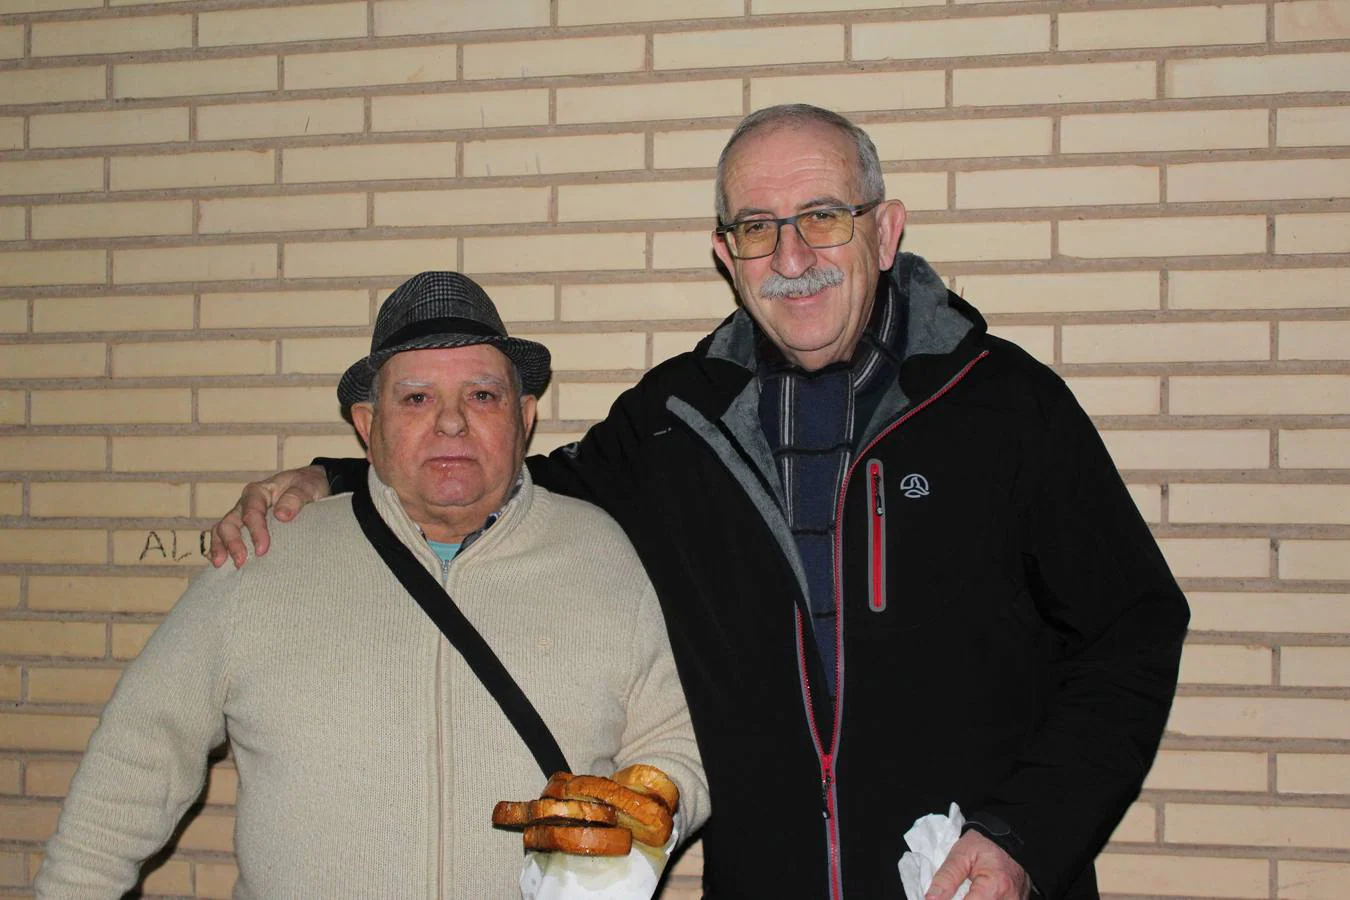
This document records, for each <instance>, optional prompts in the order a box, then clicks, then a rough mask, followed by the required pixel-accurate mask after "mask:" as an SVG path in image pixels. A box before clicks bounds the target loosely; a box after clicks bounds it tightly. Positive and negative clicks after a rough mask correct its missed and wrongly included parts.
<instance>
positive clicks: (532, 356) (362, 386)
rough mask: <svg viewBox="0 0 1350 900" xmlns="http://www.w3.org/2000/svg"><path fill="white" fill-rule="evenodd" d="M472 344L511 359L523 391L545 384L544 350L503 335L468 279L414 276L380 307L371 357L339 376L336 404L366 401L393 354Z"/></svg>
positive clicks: (489, 304) (429, 274)
mask: <svg viewBox="0 0 1350 900" xmlns="http://www.w3.org/2000/svg"><path fill="white" fill-rule="evenodd" d="M475 344H491V345H492V346H494V347H496V348H497V349H498V350H500V351H501V352H502V353H504V354H505V355H506V357H507V359H509V360H511V362H513V363H515V366H516V371H518V372H519V373H520V383H521V389H522V390H523V391H524V392H525V393H526V394H534V395H535V396H536V397H537V396H539V394H541V393H542V392H543V390H544V388H545V387H546V386H547V385H548V378H549V372H550V369H549V362H550V357H549V352H548V348H547V347H545V346H544V345H543V344H537V343H535V342H534V341H525V340H521V339H520V338H513V337H508V336H507V334H506V326H505V325H503V324H502V320H501V317H500V316H498V315H497V307H496V306H494V305H493V303H492V300H490V299H489V298H488V295H487V294H486V293H485V292H484V291H483V289H482V288H481V287H479V286H478V285H477V284H476V283H475V282H474V281H473V279H471V278H469V277H468V276H466V275H461V274H460V273H458V272H422V273H421V274H419V275H414V276H413V277H412V278H409V279H408V280H407V281H405V282H403V283H402V284H401V285H399V286H398V288H397V289H396V290H395V291H394V292H393V293H392V294H390V295H389V299H388V300H386V301H384V305H383V306H381V307H380V312H379V315H378V316H376V317H375V333H374V334H373V335H372V336H371V339H370V355H369V356H367V357H365V358H364V359H361V360H359V361H357V362H356V363H353V364H352V366H351V368H349V369H348V370H347V371H346V372H345V373H344V374H343V376H342V380H341V381H339V382H338V389H337V395H338V402H339V403H341V404H342V408H343V409H347V408H349V407H351V406H352V405H353V404H355V403H362V402H364V401H366V400H369V399H370V383H371V381H372V380H373V379H374V378H375V373H376V372H377V371H379V368H380V366H382V365H384V362H385V360H387V359H389V357H391V356H393V355H394V354H395V353H402V352H403V351H405V350H433V349H439V348H444V347H471V346H473V345H475Z"/></svg>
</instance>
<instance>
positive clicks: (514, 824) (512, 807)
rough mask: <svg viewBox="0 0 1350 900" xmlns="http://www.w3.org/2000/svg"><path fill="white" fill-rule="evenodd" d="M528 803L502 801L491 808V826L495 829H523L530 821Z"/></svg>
mask: <svg viewBox="0 0 1350 900" xmlns="http://www.w3.org/2000/svg"><path fill="white" fill-rule="evenodd" d="M529 807H530V801H528V800H502V801H501V802H499V803H498V804H497V805H496V806H494V807H492V824H493V826H494V827H496V828H524V827H525V826H526V825H527V824H529V821H530V812H529Z"/></svg>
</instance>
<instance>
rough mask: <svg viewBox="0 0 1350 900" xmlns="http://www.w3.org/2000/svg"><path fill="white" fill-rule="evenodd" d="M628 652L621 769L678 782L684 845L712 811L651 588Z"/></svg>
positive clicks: (617, 760) (618, 759) (616, 759)
mask: <svg viewBox="0 0 1350 900" xmlns="http://www.w3.org/2000/svg"><path fill="white" fill-rule="evenodd" d="M629 646H630V647H631V648H632V654H633V655H632V668H631V670H630V671H631V673H632V682H631V687H630V690H629V692H628V704H627V707H628V721H627V724H626V725H625V727H624V730H623V739H622V743H621V746H620V748H619V751H618V753H616V754H615V757H614V762H615V764H616V766H617V767H619V768H622V767H624V766H627V765H631V764H632V763H637V762H641V763H646V764H648V765H652V766H656V767H657V768H659V769H661V770H662V771H664V772H665V773H666V774H667V775H669V776H670V777H671V778H673V779H674V780H675V783H676V784H678V785H679V787H680V808H679V812H678V813H677V816H676V824H677V826H678V827H679V830H680V835H681V836H682V839H683V838H687V837H688V836H689V835H690V834H691V833H693V831H694V830H696V829H697V828H699V827H701V826H702V825H703V823H704V822H705V821H707V818H708V814H709V813H710V812H711V810H712V807H711V804H710V803H709V800H708V780H707V778H706V776H705V775H704V774H703V762H702V760H701V759H700V758H699V754H698V744H697V743H696V742H695V740H694V728H693V725H692V724H690V721H689V709H688V707H687V706H686V705H685V700H684V689H683V687H681V685H680V676H679V674H678V673H677V672H676V671H675V660H674V659H673V657H672V656H671V652H670V641H669V639H668V638H667V637H666V625H665V620H664V618H663V617H662V615H661V607H660V604H659V603H658V602H657V599H656V592H655V590H654V589H653V588H652V587H651V586H650V585H648V586H647V587H646V588H645V590H644V593H643V597H642V601H641V603H640V605H639V608H638V614H637V617H636V620H635V628H634V632H633V635H632V640H631V641H630V642H629Z"/></svg>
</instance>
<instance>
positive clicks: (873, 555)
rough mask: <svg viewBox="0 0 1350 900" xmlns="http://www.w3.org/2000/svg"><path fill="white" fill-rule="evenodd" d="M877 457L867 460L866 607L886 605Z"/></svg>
mask: <svg viewBox="0 0 1350 900" xmlns="http://www.w3.org/2000/svg"><path fill="white" fill-rule="evenodd" d="M884 476H885V467H884V466H883V465H882V463H881V460H879V459H869V460H868V461H867V507H868V513H867V607H868V609H870V610H872V612H882V611H884V610H885V609H886V479H885V477H884Z"/></svg>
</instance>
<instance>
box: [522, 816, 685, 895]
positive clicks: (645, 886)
mask: <svg viewBox="0 0 1350 900" xmlns="http://www.w3.org/2000/svg"><path fill="white" fill-rule="evenodd" d="M679 837H680V833H679V828H676V829H675V830H674V831H673V832H672V833H671V835H670V840H669V841H667V842H666V845H665V846H664V847H648V846H646V845H644V844H640V843H638V842H637V841H634V842H633V849H632V850H630V851H629V853H628V855H627V856H573V855H570V854H567V853H537V852H535V851H533V850H531V851H529V852H527V853H526V854H525V867H524V869H522V870H521V873H520V895H521V898H522V900H583V898H584V900H649V898H650V897H651V896H652V894H654V893H656V885H657V883H658V882H660V880H661V873H662V872H663V871H664V870H665V868H666V863H667V862H668V861H669V860H670V854H671V851H672V850H674V849H675V843H676V842H677V841H678V840H679Z"/></svg>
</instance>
